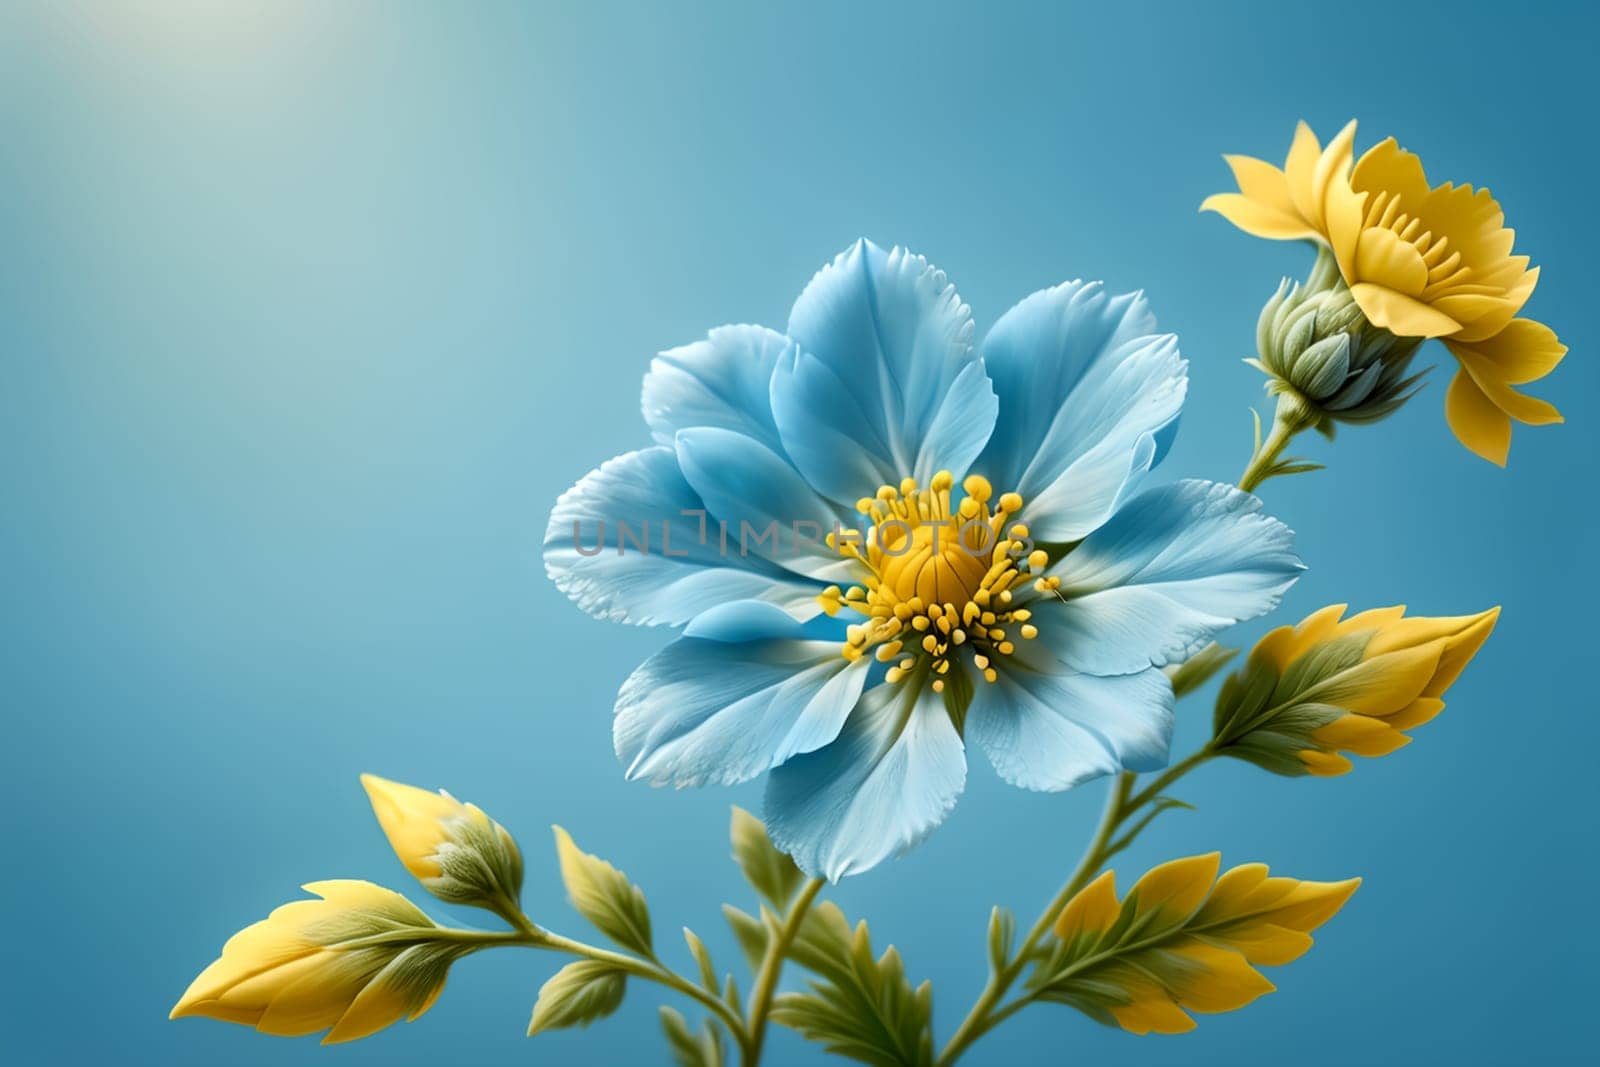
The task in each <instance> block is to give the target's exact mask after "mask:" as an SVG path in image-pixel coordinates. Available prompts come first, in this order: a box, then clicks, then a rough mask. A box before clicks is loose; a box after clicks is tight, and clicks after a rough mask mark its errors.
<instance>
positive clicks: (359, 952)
mask: <svg viewBox="0 0 1600 1067" xmlns="http://www.w3.org/2000/svg"><path fill="white" fill-rule="evenodd" d="M304 888H305V890H306V891H307V892H308V893H314V894H316V895H317V896H318V897H319V898H321V899H318V900H298V901H295V902H294V903H292V904H285V905H284V906H283V907H281V908H277V909H276V910H274V911H273V912H272V914H271V915H269V916H267V918H265V919H263V920H261V921H260V922H258V923H256V924H254V925H252V926H247V927H245V928H244V929H243V930H240V931H239V932H238V933H237V934H234V935H233V936H232V937H231V938H229V939H228V943H227V944H226V945H224V946H223V948H222V956H221V958H219V959H218V960H216V961H215V962H214V963H212V964H211V966H209V967H207V968H206V969H205V970H204V971H202V972H200V976H199V977H198V978H196V979H195V980H194V982H193V983H191V984H190V986H189V988H188V990H187V991H186V992H185V993H184V994H183V997H182V998H181V999H180V1000H179V1001H178V1003H177V1006H176V1007H174V1008H173V1009H172V1016H171V1017H172V1018H174V1019H179V1018H183V1017H185V1016H191V1015H203V1016H209V1017H210V1018H213V1019H221V1020H223V1021H224V1022H231V1023H242V1024H244V1025H246V1026H253V1027H255V1028H256V1029H257V1030H260V1031H261V1032H262V1033H265V1034H276V1035H279V1036H282V1037H299V1036H301V1035H304V1034H313V1033H316V1032H317V1031H319V1030H328V1035H327V1036H326V1037H324V1038H323V1040H322V1043H323V1044H325V1045H328V1044H334V1043H336V1042H340V1041H353V1040H355V1039H356V1038H360V1037H366V1036H367V1035H368V1034H371V1033H374V1032H376V1031H378V1030H382V1029H383V1028H384V1027H386V1026H388V1025H390V1024H391V1023H395V1022H398V1021H400V1020H401V1019H403V1018H409V1019H415V1018H416V1017H417V1016H419V1015H421V1014H422V1013H423V1012H425V1011H427V1010H428V1009H429V1008H430V1007H432V1006H433V1002H434V1000H435V999H436V998H437V997H438V996H439V992H440V991H441V990H442V989H443V988H444V982H445V976H446V973H447V972H448V971H449V969H450V964H451V963H453V962H455V960H456V959H457V958H458V957H459V956H461V955H462V954H463V953H464V952H465V951H467V946H466V945H464V944H462V943H460V942H454V941H449V940H446V939H444V938H439V937H437V936H436V934H437V932H438V929H439V928H438V927H437V926H436V925H435V924H434V923H433V920H431V919H429V918H428V917H427V916H426V915H424V914H423V913H422V912H421V911H419V910H418V909H417V907H416V905H414V904H412V903H411V902H410V901H409V900H407V899H406V898H405V897H403V896H401V895H400V894H399V893H396V892H393V891H392V890H388V889H385V888H383V887H382V886H378V885H373V884H372V883H371V882H359V881H343V880H341V881H331V882H312V883H310V884H309V885H307V886H305V887H304ZM330 1028H331V1029H330Z"/></svg>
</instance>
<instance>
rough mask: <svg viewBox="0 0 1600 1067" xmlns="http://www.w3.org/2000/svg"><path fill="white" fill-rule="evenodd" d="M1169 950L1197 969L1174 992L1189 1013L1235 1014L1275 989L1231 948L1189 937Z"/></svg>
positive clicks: (1186, 976)
mask: <svg viewBox="0 0 1600 1067" xmlns="http://www.w3.org/2000/svg"><path fill="white" fill-rule="evenodd" d="M1172 951H1173V953H1174V954H1175V955H1177V956H1180V957H1182V958H1183V959H1185V960H1188V961H1189V962H1190V963H1191V964H1193V965H1194V966H1195V967H1196V968H1198V971H1197V972H1191V973H1190V974H1188V975H1185V978H1184V980H1182V981H1180V982H1179V983H1178V984H1177V988H1175V989H1174V990H1173V992H1174V993H1176V994H1177V995H1178V1003H1179V1004H1180V1005H1181V1006H1183V1007H1184V1008H1187V1009H1188V1010H1189V1011H1199V1012H1206V1013H1208V1014H1209V1013H1213V1012H1220V1011H1237V1010H1238V1009H1239V1008H1242V1007H1244V1006H1245V1005H1246V1004H1249V1003H1250V1002H1251V1001H1253V1000H1255V999H1256V998H1257V997H1260V996H1262V995H1264V994H1266V993H1271V992H1273V991H1274V990H1275V989H1276V988H1277V987H1276V986H1274V985H1273V984H1272V983H1271V982H1269V981H1267V979H1266V976H1265V975H1263V974H1262V973H1261V972H1260V971H1258V970H1256V969H1255V968H1254V967H1252V966H1250V964H1249V962H1248V961H1247V960H1246V959H1245V958H1244V957H1243V956H1241V955H1240V954H1239V953H1237V952H1235V951H1233V950H1232V949H1228V948H1222V947H1220V946H1218V945H1213V944H1209V943H1207V942H1205V941H1201V940H1199V939H1198V938H1189V939H1186V940H1184V941H1181V942H1179V943H1178V944H1176V945H1175V946H1174V947H1173V949H1172Z"/></svg>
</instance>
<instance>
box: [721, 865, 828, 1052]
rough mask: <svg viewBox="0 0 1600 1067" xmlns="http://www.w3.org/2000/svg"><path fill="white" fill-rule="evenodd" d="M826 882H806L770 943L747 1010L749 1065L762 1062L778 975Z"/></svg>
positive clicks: (746, 1025)
mask: <svg viewBox="0 0 1600 1067" xmlns="http://www.w3.org/2000/svg"><path fill="white" fill-rule="evenodd" d="M826 884H827V882H826V880H824V879H822V878H813V879H811V880H810V881H808V882H807V883H806V884H805V887H804V888H803V889H801V890H800V895H799V896H798V897H796V898H795V902H794V904H792V905H791V906H790V908H789V914H788V916H786V917H785V918H784V920H783V925H782V926H781V927H780V928H779V929H778V933H777V936H776V937H774V938H773V939H772V940H771V942H769V943H768V945H767V954H766V956H765V957H763V958H762V960H761V972H760V974H758V975H757V976H756V985H755V988H754V989H753V990H751V992H750V1010H749V1011H748V1012H747V1013H746V1014H747V1016H748V1017H747V1019H746V1021H745V1040H744V1042H743V1045H744V1047H743V1054H742V1055H741V1057H740V1061H739V1062H741V1063H743V1064H745V1065H746V1067H755V1064H757V1063H760V1062H761V1046H762V1043H763V1042H764V1041H765V1040H766V1036H767V1012H768V1011H769V1010H770V1009H771V1007H772V998H773V996H774V995H775V994H776V993H777V992H778V976H779V975H781V974H782V973H783V961H784V959H785V958H787V956H788V953H789V946H790V945H792V944H794V939H795V937H796V936H797V935H798V934H799V933H800V924H801V923H802V922H804V921H805V917H806V912H808V911H810V910H811V904H812V902H813V901H815V900H816V899H817V894H818V893H820V892H822V887H823V886H824V885H826Z"/></svg>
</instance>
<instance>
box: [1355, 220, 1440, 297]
mask: <svg viewBox="0 0 1600 1067" xmlns="http://www.w3.org/2000/svg"><path fill="white" fill-rule="evenodd" d="M1356 277H1358V278H1359V279H1360V280H1361V281H1363V282H1369V283H1371V284H1372V285H1377V286H1382V287H1383V288H1385V289H1393V290H1394V291H1395V292H1397V293H1404V294H1406V295H1407V296H1420V295H1422V290H1423V289H1424V288H1425V287H1426V286H1427V284H1428V265H1427V264H1426V263H1424V262H1423V261H1422V253H1420V252H1418V251H1417V246H1416V245H1414V244H1412V243H1411V242H1410V241H1406V240H1402V239H1401V238H1400V235H1399V234H1396V233H1395V232H1394V231H1392V230H1381V229H1369V230H1363V231H1362V233H1361V240H1360V241H1359V242H1358V243H1357V245H1356Z"/></svg>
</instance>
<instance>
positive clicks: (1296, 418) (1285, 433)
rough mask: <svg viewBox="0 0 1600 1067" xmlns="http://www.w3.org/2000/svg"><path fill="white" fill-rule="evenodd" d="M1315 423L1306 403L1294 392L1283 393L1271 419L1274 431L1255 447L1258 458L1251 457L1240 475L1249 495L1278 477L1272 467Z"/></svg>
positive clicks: (1241, 487) (1241, 486)
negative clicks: (1301, 433)
mask: <svg viewBox="0 0 1600 1067" xmlns="http://www.w3.org/2000/svg"><path fill="white" fill-rule="evenodd" d="M1313 421H1314V420H1313V419H1312V417H1311V413H1310V410H1309V408H1308V407H1307V406H1306V403H1305V401H1303V400H1301V399H1300V398H1299V397H1298V396H1296V395H1294V394H1292V393H1282V394H1280V395H1279V396H1278V409H1277V411H1276V412H1275V413H1274V414H1273V417H1272V430H1271V431H1270V432H1269V433H1268V434H1267V439H1266V440H1265V441H1262V442H1260V443H1259V444H1258V445H1257V446H1256V451H1255V455H1253V456H1251V457H1250V462H1249V464H1248V465H1247V466H1246V467H1245V469H1244V473H1243V474H1242V475H1240V476H1239V488H1240V489H1243V490H1244V491H1245V492H1247V493H1250V492H1254V491H1255V488H1256V487H1257V486H1258V485H1260V484H1261V483H1262V482H1264V481H1266V480H1267V479H1268V478H1271V477H1274V476H1275V475H1276V474H1278V473H1279V472H1277V471H1275V470H1274V469H1273V468H1274V467H1275V466H1276V465H1277V463H1278V460H1279V459H1280V458H1281V457H1282V456H1283V450H1284V449H1285V448H1288V447H1289V442H1290V441H1292V440H1294V438H1295V435H1296V434H1298V433H1300V432H1301V431H1302V430H1304V429H1306V428H1307V427H1309V426H1311V425H1312V422H1313ZM1257 432H1259V431H1257Z"/></svg>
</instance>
